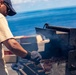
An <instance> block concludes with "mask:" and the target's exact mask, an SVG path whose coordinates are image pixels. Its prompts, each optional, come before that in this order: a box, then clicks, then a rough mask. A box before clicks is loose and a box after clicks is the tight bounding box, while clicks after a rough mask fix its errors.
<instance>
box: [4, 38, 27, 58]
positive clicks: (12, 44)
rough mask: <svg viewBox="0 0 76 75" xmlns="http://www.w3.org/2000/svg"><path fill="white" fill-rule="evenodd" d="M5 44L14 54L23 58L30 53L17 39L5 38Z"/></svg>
mask: <svg viewBox="0 0 76 75" xmlns="http://www.w3.org/2000/svg"><path fill="white" fill-rule="evenodd" d="M3 44H4V45H5V46H6V47H7V48H8V49H9V50H11V51H12V52H13V53H14V54H16V55H18V56H20V57H22V58H23V57H25V56H26V55H27V54H28V52H27V51H26V50H25V49H24V48H23V47H22V46H21V45H20V44H19V43H18V42H17V41H16V40H15V39H8V40H5V41H3Z"/></svg>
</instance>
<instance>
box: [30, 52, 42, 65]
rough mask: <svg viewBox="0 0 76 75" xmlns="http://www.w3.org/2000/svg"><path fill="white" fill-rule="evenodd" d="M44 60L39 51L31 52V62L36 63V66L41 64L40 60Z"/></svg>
mask: <svg viewBox="0 0 76 75" xmlns="http://www.w3.org/2000/svg"><path fill="white" fill-rule="evenodd" d="M41 59H42V56H41V55H40V53H39V52H37V51H32V52H31V60H32V61H34V62H35V64H39V63H40V60H41Z"/></svg>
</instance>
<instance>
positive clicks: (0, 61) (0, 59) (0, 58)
mask: <svg viewBox="0 0 76 75" xmlns="http://www.w3.org/2000/svg"><path fill="white" fill-rule="evenodd" d="M9 38H13V35H12V33H11V31H10V29H9V26H8V23H7V20H6V18H5V17H4V16H3V15H2V14H1V13H0V75H7V73H6V71H5V63H4V54H3V50H2V49H3V48H2V44H1V42H3V41H5V40H7V39H9Z"/></svg>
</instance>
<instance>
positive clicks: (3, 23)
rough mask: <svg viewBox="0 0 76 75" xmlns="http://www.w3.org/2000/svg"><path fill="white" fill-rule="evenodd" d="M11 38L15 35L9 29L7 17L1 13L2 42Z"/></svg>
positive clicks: (0, 32) (0, 30)
mask: <svg viewBox="0 0 76 75" xmlns="http://www.w3.org/2000/svg"><path fill="white" fill-rule="evenodd" d="M9 38H13V35H12V33H11V31H10V29H9V26H8V23H7V20H6V18H5V17H4V16H3V15H2V14H0V42H3V41H5V40H7V39H9Z"/></svg>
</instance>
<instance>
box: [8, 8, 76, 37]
mask: <svg viewBox="0 0 76 75" xmlns="http://www.w3.org/2000/svg"><path fill="white" fill-rule="evenodd" d="M7 20H8V24H9V27H10V29H11V31H12V33H13V35H14V36H22V35H25V36H27V35H35V34H36V32H35V27H43V26H44V24H45V23H48V24H50V25H53V26H65V27H76V7H67V8H58V9H57V8H56V9H46V10H37V11H29V12H22V13H18V14H17V15H15V16H13V17H7Z"/></svg>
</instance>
